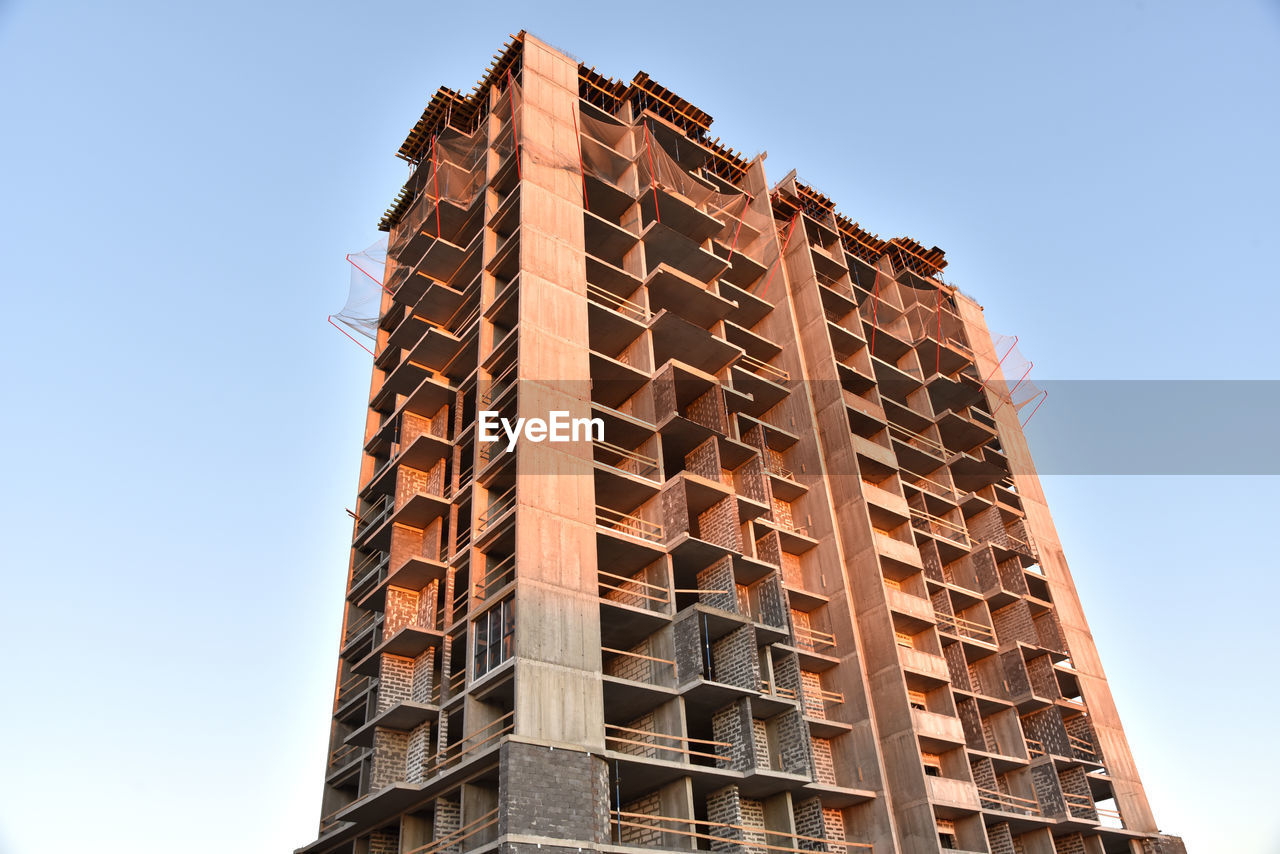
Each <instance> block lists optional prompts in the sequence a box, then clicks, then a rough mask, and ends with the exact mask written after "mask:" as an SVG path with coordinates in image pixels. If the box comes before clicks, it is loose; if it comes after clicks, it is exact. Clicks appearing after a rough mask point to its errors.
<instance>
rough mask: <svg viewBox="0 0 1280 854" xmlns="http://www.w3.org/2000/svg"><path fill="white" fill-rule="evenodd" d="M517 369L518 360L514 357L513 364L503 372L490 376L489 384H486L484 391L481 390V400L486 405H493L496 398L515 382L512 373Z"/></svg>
mask: <svg viewBox="0 0 1280 854" xmlns="http://www.w3.org/2000/svg"><path fill="white" fill-rule="evenodd" d="M515 371H516V360H515V359H512V360H511V364H510V365H507V367H506V368H504V369H503V370H502V371H501V373H499V374H497V375H496V376H491V377H490V378H489V384H488V385H486V386H485V388H484V391H482V392H480V402H481V403H482V404H483V405H485V406H491V405H492V404H493V402H494V401H495V400H497V399H498V398H499V397H501V396H502V395H503V394H505V393H506V391H507V389H509V388H511V387H512V386H513V385H514V384H515V383H514V381H511V375H512V374H514V373H515Z"/></svg>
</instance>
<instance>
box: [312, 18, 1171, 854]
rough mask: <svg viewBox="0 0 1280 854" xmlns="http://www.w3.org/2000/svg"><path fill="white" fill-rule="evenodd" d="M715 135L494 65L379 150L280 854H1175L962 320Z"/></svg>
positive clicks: (678, 103) (671, 105) (666, 96)
mask: <svg viewBox="0 0 1280 854" xmlns="http://www.w3.org/2000/svg"><path fill="white" fill-rule="evenodd" d="M710 123H711V117H710V116H708V115H706V114H705V113H703V112H702V111H701V110H699V109H697V108H696V107H694V106H693V105H692V104H690V103H688V102H687V101H685V100H684V99H682V98H680V97H679V96H678V95H676V94H675V93H673V92H670V91H668V90H666V89H665V88H663V87H662V86H660V85H659V84H657V83H655V82H654V81H652V80H650V79H649V78H648V76H647V75H645V74H643V73H642V74H639V75H637V76H636V78H635V79H634V80H633V81H632V82H631V83H621V82H618V81H614V80H611V79H609V78H606V77H604V76H602V75H600V74H598V73H597V72H595V71H594V70H592V69H589V68H587V67H586V66H583V65H581V64H580V63H579V62H578V61H577V60H574V59H571V58H570V57H568V56H566V55H565V54H563V53H562V52H560V51H558V50H556V49H554V48H552V47H550V46H548V45H546V44H544V43H542V42H540V41H539V40H537V39H535V38H533V37H532V36H528V35H525V34H521V35H519V36H516V37H514V38H513V39H512V41H511V43H510V44H509V45H508V46H507V47H506V49H505V50H504V51H503V52H502V53H501V54H499V55H498V56H497V57H495V60H494V62H493V64H492V65H491V67H490V69H489V70H488V73H487V74H486V75H485V77H484V79H483V80H482V81H481V82H480V84H479V85H478V86H477V87H476V89H475V90H474V91H473V92H472V93H471V94H470V95H465V96H464V95H461V94H459V93H457V92H454V91H452V90H448V89H441V90H440V91H439V92H438V93H437V94H436V96H435V97H434V98H433V100H432V102H431V104H430V105H429V107H428V108H427V110H426V111H425V112H424V114H423V117H422V119H421V120H420V121H419V123H418V124H417V126H415V128H414V129H413V131H412V132H411V133H410V135H409V137H408V139H406V141H405V143H404V145H403V146H402V148H401V151H400V154H401V156H402V157H404V158H405V159H406V160H408V161H410V163H411V164H414V165H415V168H414V172H413V175H412V178H411V179H410V181H409V183H408V184H406V187H405V190H404V192H403V193H402V194H401V195H400V197H399V198H398V199H397V200H396V202H395V204H394V205H393V207H392V208H391V210H389V211H388V213H387V216H386V218H385V219H384V220H383V223H382V225H383V227H384V229H386V230H388V231H389V232H390V238H389V251H388V264H387V276H386V279H385V284H384V288H385V291H386V293H385V295H384V296H383V301H382V309H381V313H380V317H379V323H378V332H377V346H376V348H375V361H374V370H373V379H372V385H371V392H370V403H369V416H368V422H367V430H366V436H365V439H366V443H365V446H364V458H363V466H362V470H361V482H360V493H359V505H358V510H357V520H356V523H355V526H354V532H353V547H352V557H351V564H350V573H349V579H348V585H347V601H346V612H345V618H344V626H343V634H342V640H341V644H340V650H339V664H338V674H337V687H336V691H335V698H334V714H333V727H332V737H331V744H330V755H329V761H328V764H327V768H326V772H325V780H324V794H323V806H322V810H321V813H322V816H323V817H322V819H321V822H320V828H319V835H318V838H317V839H316V840H315V841H314V842H312V843H310V844H308V845H307V846H305V847H304V848H302V849H299V850H300V851H301V852H306V854H328V852H343V854H464V852H482V851H490V850H502V851H504V852H507V851H510V852H516V851H519V852H524V851H530V852H531V851H535V850H548V851H550V852H555V851H566V852H581V851H583V850H600V851H611V852H628V851H634V850H640V849H643V850H651V849H658V850H665V851H689V850H710V851H716V852H727V854H795V852H832V854H854V852H859V851H867V852H876V854H888V852H903V854H920V852H942V851H960V852H990V854H1013V852H1020V854H1103V852H1127V854H1161V852H1178V851H1181V850H1182V846H1181V843H1180V842H1178V841H1177V840H1176V839H1174V838H1172V837H1167V836H1163V835H1161V834H1160V833H1159V832H1158V830H1157V826H1156V823H1155V820H1154V817H1153V815H1152V811H1151V809H1150V807H1149V805H1148V803H1147V799H1146V796H1145V794H1144V791H1143V787H1142V783H1141V780H1140V778H1139V775H1138V772H1137V769H1136V768H1135V766H1134V762H1133V759H1132V756H1131V754H1130V751H1129V747H1128V744H1127V742H1126V740H1125V736H1124V731H1123V729H1122V727H1121V724H1120V720H1119V718H1118V716H1117V713H1116V710H1115V707H1114V704H1113V702H1112V699H1111V695H1110V693H1109V691H1108V687H1107V683H1106V678H1105V675H1104V674H1103V671H1102V667H1101V665H1100V663H1099V659H1098V655H1097V651H1096V650H1095V648H1094V645H1093V641H1092V638H1091V635H1090V633H1089V628H1088V624H1087V623H1086V621H1085V618H1084V615H1083V612H1082V610H1081V607H1080V602H1079V600H1078V597H1077V595H1076V592H1075V588H1074V585H1073V583H1072V580H1071V574H1070V571H1069V569H1068V567H1067V564H1066V561H1065V559H1064V557H1063V553H1062V548H1061V546H1060V544H1059V542H1058V538H1057V535H1056V533H1055V531H1054V528H1053V522H1052V519H1051V518H1050V516H1049V513H1048V509H1047V507H1046V505H1045V502H1044V496H1043V493H1042V491H1041V489H1040V485H1039V482H1038V480H1037V479H1036V475H1035V470H1034V466H1033V465H1032V463H1031V458H1030V455H1029V452H1028V450H1027V446H1026V442H1025V440H1024V438H1023V434H1022V430H1021V427H1020V424H1019V420H1018V414H1017V410H1016V409H1015V407H1014V406H1012V405H1007V402H1006V401H1005V400H1003V399H1002V396H1001V392H1000V391H999V389H1000V388H1001V384H1000V383H999V382H998V381H993V378H998V377H999V376H1000V364H999V363H1000V358H1001V357H1000V354H999V353H997V352H996V350H995V347H994V345H993V343H992V339H991V335H990V334H989V332H988V331H987V329H986V326H985V323H984V321H983V315H982V310H981V307H980V306H978V305H977V304H976V303H974V302H973V301H972V300H971V299H969V298H968V297H966V296H965V295H964V294H962V293H960V292H959V291H958V290H956V289H955V288H953V287H951V286H949V285H947V284H946V283H945V282H944V281H943V280H942V278H941V275H940V273H941V270H942V267H943V266H944V265H945V259H944V257H943V253H942V252H941V251H940V250H938V249H936V248H934V249H925V248H924V247H923V246H921V245H919V244H918V243H915V242H914V241H911V240H909V239H906V238H898V239H893V240H889V241H885V240H881V239H880V238H878V237H875V236H874V235H871V234H869V233H868V232H866V231H865V230H863V229H862V228H860V227H859V226H858V225H857V224H855V223H853V222H850V221H849V220H847V219H846V218H845V217H843V216H842V215H840V214H838V213H837V212H836V210H835V208H834V206H833V205H832V203H831V202H830V201H829V200H828V199H826V198H825V197H823V196H822V195H821V194H820V193H817V192H816V191H814V190H813V189H812V188H810V187H807V186H805V185H804V184H802V183H801V182H800V181H798V180H797V178H796V177H795V175H794V174H791V175H787V176H785V177H783V178H782V179H781V180H780V181H777V182H776V183H774V184H770V183H769V181H768V179H767V178H766V175H765V168H764V157H763V155H762V156H759V157H756V158H754V159H746V158H744V157H742V156H741V155H738V154H736V153H735V152H733V151H732V150H731V149H728V148H726V147H724V146H723V145H721V144H719V142H718V141H713V140H711V139H710V137H709V135H708V128H709V126H710ZM484 412H488V413H496V415H497V416H498V417H501V418H505V419H508V423H514V422H515V420H516V419H520V418H524V419H539V418H541V419H546V418H548V417H549V416H550V414H551V413H563V414H564V416H565V417H567V418H570V419H584V420H589V419H597V421H596V422H595V423H597V424H599V425H601V432H599V433H596V434H593V435H591V436H590V437H585V436H579V437H578V439H577V441H568V442H553V441H538V440H537V438H538V437H536V436H530V435H528V434H526V436H525V438H523V439H522V440H520V441H519V442H517V443H516V444H515V446H514V447H513V448H512V449H510V450H508V449H507V447H506V444H505V440H504V441H501V442H487V441H484V438H485V434H484V432H483V431H482V430H481V429H480V427H479V423H478V422H479V419H480V414H481V413H484ZM524 423H528V422H527V421H526V422H524Z"/></svg>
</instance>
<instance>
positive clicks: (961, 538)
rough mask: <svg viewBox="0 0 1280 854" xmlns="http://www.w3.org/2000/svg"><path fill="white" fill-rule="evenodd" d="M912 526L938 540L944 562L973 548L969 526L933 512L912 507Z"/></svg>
mask: <svg viewBox="0 0 1280 854" xmlns="http://www.w3.org/2000/svg"><path fill="white" fill-rule="evenodd" d="M911 527H912V529H913V530H915V531H918V532H920V533H922V534H927V535H928V536H930V537H932V538H933V539H934V540H935V541H936V542H937V544H938V552H939V553H940V555H941V557H942V560H943V562H944V563H949V562H951V561H953V560H955V559H956V558H959V557H961V556H962V555H966V554H968V553H969V551H970V550H971V549H972V548H973V543H972V542H970V540H969V531H968V529H967V528H965V527H964V526H963V525H957V524H956V523H955V522H951V521H948V520H946V519H943V518H942V517H940V516H934V515H933V514H932V513H926V512H925V511H923V510H916V509H915V508H912V509H911Z"/></svg>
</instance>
